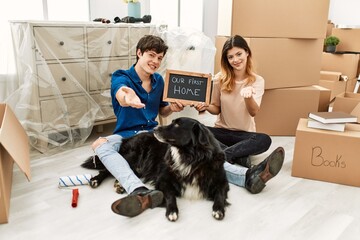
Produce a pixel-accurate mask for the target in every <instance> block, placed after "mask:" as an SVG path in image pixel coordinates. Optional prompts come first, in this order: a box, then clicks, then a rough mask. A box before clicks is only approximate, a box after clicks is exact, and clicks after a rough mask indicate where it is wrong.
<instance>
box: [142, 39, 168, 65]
mask: <svg viewBox="0 0 360 240" xmlns="http://www.w3.org/2000/svg"><path fill="white" fill-rule="evenodd" d="M168 48H169V47H168V46H167V45H166V44H165V42H164V40H162V39H161V38H160V37H158V36H154V35H145V36H143V37H142V38H141V39H140V40H139V42H138V44H137V45H136V52H137V50H138V49H140V51H141V53H144V52H146V51H155V52H156V53H162V52H163V53H164V56H165V54H166V51H167V50H168ZM138 60H139V57H138V56H137V55H136V62H137V61H138Z"/></svg>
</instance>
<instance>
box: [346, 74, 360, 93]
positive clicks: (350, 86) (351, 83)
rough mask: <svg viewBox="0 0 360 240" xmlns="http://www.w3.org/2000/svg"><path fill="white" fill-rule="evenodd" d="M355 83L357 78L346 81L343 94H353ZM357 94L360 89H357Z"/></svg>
mask: <svg viewBox="0 0 360 240" xmlns="http://www.w3.org/2000/svg"><path fill="white" fill-rule="evenodd" d="M357 81H358V78H357V77H356V78H352V79H349V80H347V81H346V89H345V92H352V93H353V92H354V91H355V86H356V83H357ZM357 93H360V87H359V88H358V91H357Z"/></svg>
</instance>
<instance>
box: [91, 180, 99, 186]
mask: <svg viewBox="0 0 360 240" xmlns="http://www.w3.org/2000/svg"><path fill="white" fill-rule="evenodd" d="M98 186H99V182H98V180H97V179H96V178H91V179H90V187H92V188H97V187H98Z"/></svg>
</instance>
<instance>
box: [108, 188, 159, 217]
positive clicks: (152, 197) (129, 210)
mask: <svg viewBox="0 0 360 240" xmlns="http://www.w3.org/2000/svg"><path fill="white" fill-rule="evenodd" d="M163 198H164V195H163V193H162V192H160V191H153V192H150V193H149V194H147V195H145V196H139V195H128V196H127V197H124V198H121V199H119V200H117V201H115V202H114V203H113V204H112V205H111V210H112V211H113V212H114V213H116V214H119V215H122V216H126V217H135V216H137V215H139V214H140V213H142V212H143V211H144V210H146V209H147V208H155V207H158V206H159V205H160V204H161V203H162V201H163ZM142 203H145V204H144V206H143V204H142Z"/></svg>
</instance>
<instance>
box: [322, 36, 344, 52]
mask: <svg viewBox="0 0 360 240" xmlns="http://www.w3.org/2000/svg"><path fill="white" fill-rule="evenodd" d="M339 43H340V39H339V38H338V37H335V36H328V37H327V38H325V41H324V45H325V52H335V51H336V45H338V44H339Z"/></svg>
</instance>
